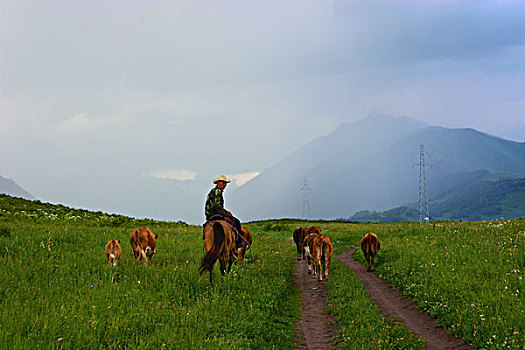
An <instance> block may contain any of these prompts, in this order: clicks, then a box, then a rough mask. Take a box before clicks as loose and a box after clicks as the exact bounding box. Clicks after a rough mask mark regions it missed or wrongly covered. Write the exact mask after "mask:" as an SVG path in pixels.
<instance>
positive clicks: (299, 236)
mask: <svg viewBox="0 0 525 350" xmlns="http://www.w3.org/2000/svg"><path fill="white" fill-rule="evenodd" d="M305 236H306V227H304V226H302V225H301V226H300V227H298V228H296V229H295V231H294V232H293V241H294V242H295V245H296V246H297V260H301V258H302V259H303V260H304V258H305V256H304V250H303V241H304V237H305Z"/></svg>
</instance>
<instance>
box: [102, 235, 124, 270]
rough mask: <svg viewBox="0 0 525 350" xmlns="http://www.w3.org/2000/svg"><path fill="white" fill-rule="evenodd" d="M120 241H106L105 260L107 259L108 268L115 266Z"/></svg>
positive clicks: (119, 252) (118, 254) (120, 251)
mask: <svg viewBox="0 0 525 350" xmlns="http://www.w3.org/2000/svg"><path fill="white" fill-rule="evenodd" d="M119 243H120V240H118V241H116V240H114V239H113V240H111V241H106V258H107V259H108V264H109V266H115V265H117V262H118V259H120V254H122V249H121V248H120V244H119Z"/></svg>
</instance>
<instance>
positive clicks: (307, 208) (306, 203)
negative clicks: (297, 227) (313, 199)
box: [301, 176, 312, 219]
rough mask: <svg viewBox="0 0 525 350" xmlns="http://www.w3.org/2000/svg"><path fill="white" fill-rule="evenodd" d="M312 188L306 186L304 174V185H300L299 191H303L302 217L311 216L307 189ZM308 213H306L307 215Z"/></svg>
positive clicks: (307, 217)
mask: <svg viewBox="0 0 525 350" xmlns="http://www.w3.org/2000/svg"><path fill="white" fill-rule="evenodd" d="M311 190H312V189H311V188H310V187H309V186H308V180H307V179H306V176H305V177H304V185H303V187H301V191H302V192H303V218H305V219H309V218H310V216H311V213H310V195H309V193H308V192H309V191H311ZM307 214H308V215H307Z"/></svg>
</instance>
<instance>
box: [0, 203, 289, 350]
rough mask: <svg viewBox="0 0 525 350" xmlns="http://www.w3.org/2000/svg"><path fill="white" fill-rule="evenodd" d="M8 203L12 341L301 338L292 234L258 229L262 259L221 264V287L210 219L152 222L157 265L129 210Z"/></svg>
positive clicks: (91, 344)
mask: <svg viewBox="0 0 525 350" xmlns="http://www.w3.org/2000/svg"><path fill="white" fill-rule="evenodd" d="M2 209H3V211H2V213H3V217H2V219H1V220H2V221H1V222H0V251H1V253H0V262H1V264H2V266H3V267H4V268H3V269H2V271H1V272H0V278H1V280H2V281H3V283H2V288H1V289H0V297H1V299H0V300H1V302H0V305H1V310H2V311H0V317H2V326H1V329H0V344H4V346H6V344H9V346H8V347H9V348H11V349H28V348H93V349H97V348H110V349H111V348H119V349H120V348H124V347H130V348H145V349H162V348H178V349H179V348H180V349H189V348H192V349H193V348H209V349H218V348H226V347H227V348H232V349H246V348H254V349H271V348H276V349H283V348H292V347H293V344H294V342H295V330H294V327H293V323H294V321H295V319H296V318H297V316H298V291H297V290H295V289H294V288H293V284H292V280H291V275H292V271H291V270H292V268H293V265H292V263H291V260H290V259H286V256H287V255H289V254H290V253H291V248H292V247H291V246H290V244H289V243H288V237H287V234H276V233H274V232H272V233H271V234H268V233H265V232H257V231H252V233H253V234H254V241H255V243H254V249H256V252H257V254H256V256H257V258H258V259H259V262H257V263H255V262H253V260H252V261H250V260H249V261H248V262H247V264H246V265H245V266H242V267H239V266H234V268H233V270H232V273H230V274H229V275H228V276H227V278H225V279H224V280H222V281H221V278H220V274H219V272H218V265H217V267H216V269H215V271H214V272H215V275H214V278H215V282H216V283H215V286H213V287H211V286H210V285H209V282H208V276H207V275H203V276H202V277H200V276H199V275H198V265H199V262H200V258H201V257H202V256H203V247H202V245H203V244H202V240H201V236H202V228H201V227H196V226H189V225H185V224H183V223H162V222H153V221H151V222H149V227H150V228H151V229H152V230H153V232H154V233H157V234H158V235H159V239H158V245H157V252H156V254H155V256H154V257H153V260H152V264H151V266H149V267H143V266H137V265H136V264H135V263H134V261H133V256H132V253H131V248H130V246H129V243H128V242H129V233H130V231H131V229H133V228H135V227H139V226H140V225H141V224H142V223H143V222H141V221H140V220H137V221H134V220H133V219H130V218H121V219H120V221H121V222H120V223H119V225H117V227H114V226H115V225H114V224H113V223H114V220H115V219H119V218H118V217H110V218H108V217H107V215H106V214H101V215H99V216H97V215H94V214H89V215H88V217H87V218H81V219H76V220H67V219H64V218H59V217H58V216H56V217H55V216H54V215H53V214H54V209H53V208H49V210H46V209H45V208H40V209H42V211H41V212H40V214H38V215H34V214H31V215H32V216H31V217H27V215H26V216H24V217H22V218H21V214H20V210H17V211H16V212H11V211H10V210H9V209H6V206H3V207H2ZM26 209H27V208H26ZM33 209H34V208H33ZM25 212H26V213H30V212H31V210H26V211H25ZM70 214H71V215H76V214H79V213H73V212H72V213H70ZM121 225H122V226H121ZM113 238H114V239H120V240H121V246H122V249H123V254H122V258H121V261H120V262H119V264H118V265H117V267H115V268H111V267H110V266H108V264H107V262H106V261H105V255H104V245H105V241H106V240H109V239H113ZM276 266H278V268H276Z"/></svg>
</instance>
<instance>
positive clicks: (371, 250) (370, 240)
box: [361, 232, 381, 272]
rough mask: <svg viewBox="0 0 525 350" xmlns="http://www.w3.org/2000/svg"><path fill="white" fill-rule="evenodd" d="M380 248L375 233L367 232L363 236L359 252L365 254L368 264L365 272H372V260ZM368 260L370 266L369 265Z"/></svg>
mask: <svg viewBox="0 0 525 350" xmlns="http://www.w3.org/2000/svg"><path fill="white" fill-rule="evenodd" d="M380 248H381V244H380V243H379V238H378V237H377V235H376V234H375V233H372V232H369V233H367V234H365V235H364V236H363V239H362V240H361V250H362V251H363V253H364V254H365V258H366V262H367V263H368V268H367V270H366V271H368V272H372V271H374V258H375V257H376V254H377V252H378V251H379V249H380ZM370 260H372V264H371V265H370Z"/></svg>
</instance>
